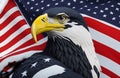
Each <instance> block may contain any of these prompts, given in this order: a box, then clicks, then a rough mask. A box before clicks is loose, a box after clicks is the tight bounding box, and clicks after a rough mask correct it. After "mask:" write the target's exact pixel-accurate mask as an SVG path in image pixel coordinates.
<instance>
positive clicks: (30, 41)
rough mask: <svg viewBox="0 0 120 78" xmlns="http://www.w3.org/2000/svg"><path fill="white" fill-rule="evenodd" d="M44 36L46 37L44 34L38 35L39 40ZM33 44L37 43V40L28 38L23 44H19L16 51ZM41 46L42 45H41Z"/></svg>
mask: <svg viewBox="0 0 120 78" xmlns="http://www.w3.org/2000/svg"><path fill="white" fill-rule="evenodd" d="M42 38H44V36H43V35H42V34H39V35H37V39H38V40H40V39H42ZM32 44H35V41H34V40H33V38H32V39H30V40H28V41H27V42H25V43H24V44H22V45H21V46H19V47H18V48H16V49H15V50H14V51H16V50H19V49H21V48H24V47H26V46H30V45H32ZM40 47H41V45H40Z"/></svg>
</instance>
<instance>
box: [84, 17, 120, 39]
mask: <svg viewBox="0 0 120 78" xmlns="http://www.w3.org/2000/svg"><path fill="white" fill-rule="evenodd" d="M84 18H85V21H86V23H87V25H88V26H90V27H91V28H93V29H95V30H97V31H100V32H102V33H104V34H106V35H108V36H110V37H112V38H114V39H116V40H118V41H120V30H118V29H115V28H113V27H111V26H108V25H106V24H103V23H101V22H99V21H97V20H94V19H92V18H89V17H84ZM111 31H112V32H111Z"/></svg>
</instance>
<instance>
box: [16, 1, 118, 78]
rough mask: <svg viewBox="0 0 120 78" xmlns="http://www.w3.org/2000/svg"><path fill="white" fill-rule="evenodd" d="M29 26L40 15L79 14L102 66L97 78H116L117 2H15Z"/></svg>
mask: <svg viewBox="0 0 120 78" xmlns="http://www.w3.org/2000/svg"><path fill="white" fill-rule="evenodd" d="M15 1H16V2H17V4H18V6H19V8H20V10H21V12H22V13H23V15H24V16H25V18H26V19H27V21H28V23H29V24H30V25H31V24H32V22H33V20H34V19H35V18H36V17H37V16H38V15H40V14H42V12H44V11H45V10H47V9H49V8H53V7H61V6H62V7H69V8H72V9H74V10H77V11H78V12H79V13H81V14H82V15H83V16H84V18H85V20H86V23H87V25H88V26H89V29H90V32H91V35H92V38H93V41H94V45H95V49H96V53H97V56H98V58H99V60H100V64H101V67H102V76H101V78H119V77H120V37H119V36H120V20H119V19H120V14H119V12H120V8H119V7H120V0H29V1H27V0H15Z"/></svg>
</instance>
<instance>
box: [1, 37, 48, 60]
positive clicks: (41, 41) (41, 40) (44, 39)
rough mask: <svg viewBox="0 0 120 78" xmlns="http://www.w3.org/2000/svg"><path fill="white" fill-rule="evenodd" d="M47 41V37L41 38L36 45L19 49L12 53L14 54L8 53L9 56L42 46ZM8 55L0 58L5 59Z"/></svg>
mask: <svg viewBox="0 0 120 78" xmlns="http://www.w3.org/2000/svg"><path fill="white" fill-rule="evenodd" d="M47 40H48V38H47V37H45V38H42V39H40V40H39V41H38V42H37V43H35V44H32V45H29V46H27V47H24V48H21V49H19V50H16V51H14V52H12V53H10V54H13V53H16V52H19V51H23V50H25V49H28V48H30V47H34V46H38V45H42V44H43V43H45V42H47ZM10 54H6V55H4V56H3V57H2V58H4V57H6V56H8V55H10Z"/></svg>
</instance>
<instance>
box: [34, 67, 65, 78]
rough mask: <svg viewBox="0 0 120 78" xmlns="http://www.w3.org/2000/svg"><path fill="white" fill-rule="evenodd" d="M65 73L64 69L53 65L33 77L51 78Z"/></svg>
mask: <svg viewBox="0 0 120 78" xmlns="http://www.w3.org/2000/svg"><path fill="white" fill-rule="evenodd" d="M56 69H57V70H56ZM64 72H65V69H64V68H63V67H61V66H58V65H53V66H50V67H48V68H45V69H43V70H40V71H39V72H37V73H36V74H35V75H34V76H33V78H49V77H50V76H54V75H58V74H62V73H64Z"/></svg>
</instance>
